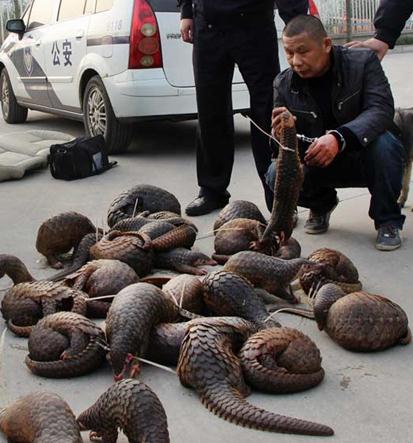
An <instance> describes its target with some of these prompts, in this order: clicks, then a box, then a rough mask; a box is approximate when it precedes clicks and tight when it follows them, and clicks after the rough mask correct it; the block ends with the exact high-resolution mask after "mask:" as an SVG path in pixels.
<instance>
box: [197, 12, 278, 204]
mask: <svg viewBox="0 0 413 443" xmlns="http://www.w3.org/2000/svg"><path fill="white" fill-rule="evenodd" d="M235 64H237V65H238V68H239V70H240V72H241V74H242V76H243V78H244V81H245V83H246V84H247V87H248V90H249V93H250V108H251V113H250V115H251V118H252V119H253V120H254V121H255V122H256V123H257V124H258V125H260V126H261V127H262V128H264V129H265V130H266V131H267V132H269V130H270V126H271V111H272V100H273V89H272V87H273V81H274V78H275V76H276V75H277V73H278V72H279V61H278V43H277V35H276V31H275V26H274V21H273V20H272V19H271V18H270V19H268V17H266V18H265V20H259V19H257V17H253V19H251V20H250V19H249V18H248V17H245V19H244V20H239V19H238V20H237V21H236V22H231V20H229V21H226V22H225V21H224V22H223V23H221V24H219V25H218V24H211V23H208V22H206V21H205V20H204V18H203V17H202V16H200V15H199V14H198V15H195V31H194V74H195V83H196V86H197V104H198V118H199V126H198V135H197V174H198V184H199V186H200V188H201V189H200V195H205V196H211V197H219V196H223V195H228V194H227V193H226V189H227V187H228V185H229V183H230V179H231V172H232V167H233V162H234V121H233V112H232V98H231V92H232V79H233V74H234V66H235ZM251 144H252V150H253V155H254V160H255V165H256V168H257V171H258V175H259V177H260V179H261V181H262V183H263V185H264V189H265V191H266V200H267V204H268V202H271V201H272V196H271V193H269V192H268V189H267V187H266V185H265V173H266V171H267V169H268V166H269V164H270V163H271V151H270V146H269V140H268V137H266V136H265V135H263V134H262V133H260V132H259V131H258V130H257V129H255V128H254V127H251Z"/></svg>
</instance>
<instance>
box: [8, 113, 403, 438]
mask: <svg viewBox="0 0 413 443" xmlns="http://www.w3.org/2000/svg"><path fill="white" fill-rule="evenodd" d="M278 134H279V138H280V142H281V145H282V148H281V149H280V154H279V158H278V160H277V162H276V169H277V181H276V184H275V189H274V205H273V211H272V213H271V217H270V220H269V222H268V224H267V223H266V221H265V218H264V216H263V215H262V213H261V212H260V210H259V209H258V207H257V206H256V205H254V204H253V203H251V202H247V201H242V200H237V201H233V202H231V203H229V204H228V205H227V206H226V207H225V208H224V209H223V210H222V211H221V212H220V213H219V215H218V218H217V219H216V221H215V224H214V226H213V230H214V235H215V244H214V246H215V253H214V254H213V256H212V258H211V257H208V256H206V255H205V254H203V253H201V252H199V251H197V250H192V247H193V245H194V243H195V241H196V238H197V234H198V230H197V228H196V226H195V225H194V224H193V222H192V221H190V220H188V219H185V218H183V217H182V216H181V207H180V204H179V202H178V200H177V199H176V198H175V197H174V196H173V195H172V194H171V193H169V192H167V191H165V190H163V189H161V188H158V187H155V186H150V185H138V186H135V187H133V188H132V189H130V190H129V191H126V192H124V193H122V194H120V195H119V196H118V197H117V198H116V199H115V200H114V201H113V202H112V203H111V205H110V207H109V211H108V218H107V222H108V226H109V230H108V231H107V232H104V231H102V230H101V229H98V228H97V227H96V226H94V224H93V223H92V222H91V221H90V220H89V219H88V218H87V217H85V216H84V215H81V214H79V213H77V212H66V213H62V214H58V215H56V216H53V217H51V218H49V219H48V220H46V221H45V222H44V223H43V224H42V225H41V226H40V228H39V231H38V234H37V240H36V248H37V250H38V251H39V252H40V253H41V254H43V255H44V256H45V257H46V259H47V262H48V263H49V264H50V266H52V267H53V268H56V269H61V268H63V261H62V254H66V253H68V252H69V251H70V250H71V249H73V253H72V263H71V264H70V265H68V266H67V267H66V269H61V270H60V271H59V272H58V273H57V274H54V275H53V276H52V277H51V278H50V279H49V280H36V279H35V278H34V277H33V276H32V275H31V273H30V272H29V271H28V269H27V268H26V266H25V265H24V263H22V262H21V260H19V259H18V258H17V257H14V256H12V255H6V254H2V255H0V278H1V277H3V276H4V275H6V274H7V275H8V276H9V277H10V279H11V280H12V281H13V284H14V285H13V286H12V287H11V288H10V289H9V290H8V291H7V292H6V294H5V295H4V298H3V300H2V303H1V312H2V315H3V318H4V319H5V321H6V323H7V326H8V327H9V329H10V330H11V331H12V332H13V333H14V334H16V335H19V336H23V337H29V340H28V349H29V354H28V355H27V356H26V359H25V363H26V365H27V367H28V369H29V370H30V371H31V372H32V373H33V374H36V375H37V376H41V377H54V378H57V377H62V378H67V377H76V376H80V375H83V374H86V373H89V372H91V371H94V370H95V369H97V368H98V367H100V366H101V365H102V364H104V362H105V360H106V359H107V360H108V361H109V362H110V364H111V366H112V371H113V376H114V379H115V383H114V384H113V385H112V386H111V387H109V389H108V390H107V391H106V392H105V393H103V394H102V395H101V396H100V397H99V398H98V399H97V401H96V403H95V404H94V405H92V406H90V407H89V408H88V409H87V410H86V411H84V412H82V413H81V414H80V415H79V417H78V418H77V419H76V418H75V416H74V414H73V412H72V411H71V409H70V407H69V406H68V405H67V404H66V402H65V401H64V400H63V399H61V398H60V397H59V396H57V395H56V394H52V393H47V392H42V393H32V394H30V395H28V396H26V397H23V398H21V399H18V400H17V401H16V402H15V403H12V404H11V405H9V406H8V407H6V408H5V409H3V410H0V429H1V430H2V431H3V432H4V433H5V434H6V436H7V438H8V439H9V440H10V441H21V442H36V443H46V442H47V443H50V442H57V441H59V442H61V443H69V442H71V443H80V442H81V441H82V439H81V436H80V431H84V430H90V431H91V434H90V435H91V438H93V439H96V438H101V439H102V441H103V442H104V443H115V442H116V440H117V436H118V429H121V430H122V431H123V432H124V434H125V435H126V436H127V438H128V440H129V441H130V442H134V443H140V442H148V443H164V442H165V443H166V442H169V434H168V427H167V417H166V413H165V410H164V408H163V406H162V404H161V402H160V400H159V399H158V397H157V396H156V394H155V393H154V392H153V391H152V390H151V388H150V387H148V386H146V385H145V384H144V383H142V382H140V381H138V380H136V377H137V376H138V375H139V371H140V359H141V358H146V359H149V360H151V361H153V362H156V363H158V364H163V365H170V366H176V367H177V375H178V377H179V380H180V382H181V383H182V385H184V386H186V387H190V388H193V389H194V390H195V391H196V392H197V393H198V395H199V397H200V399H201V402H202V403H203V404H204V405H205V406H206V407H207V408H208V409H209V410H210V411H211V412H213V413H214V414H216V415H218V416H219V417H222V418H223V419H225V420H228V421H230V422H234V423H236V424H238V425H242V426H247V427H250V428H254V429H259V430H263V431H271V432H284V433H295V434H305V435H320V436H327V435H332V434H333V430H332V429H331V428H329V427H328V426H325V425H322V424H318V423H313V422H310V421H305V420H301V419H296V418H292V417H287V416H283V415H279V414H275V413H273V412H270V411H266V410H263V409H261V408H258V407H256V406H253V405H252V404H251V403H249V402H247V400H246V397H247V396H248V395H249V393H250V390H251V388H253V389H257V390H260V391H265V392H270V393H283V394H285V393H290V392H298V391H302V390H305V389H310V388H312V387H315V386H316V385H318V384H319V383H320V382H321V381H322V380H323V378H324V369H323V368H322V366H321V355H320V351H319V349H318V348H317V346H316V345H315V343H314V342H313V341H312V340H310V339H309V338H308V337H307V336H306V335H304V334H303V333H302V332H300V331H298V330H296V329H291V328H286V327H282V326H281V325H280V324H279V323H278V321H277V320H276V319H275V318H273V317H272V315H271V311H273V310H277V309H282V310H288V309H291V310H293V306H292V304H296V303H298V302H299V301H300V300H299V298H298V297H297V295H296V294H294V292H293V291H292V289H291V287H292V286H291V283H292V282H293V281H294V280H295V279H298V281H299V283H300V285H301V287H302V289H303V290H304V292H305V293H306V294H307V295H308V306H309V307H308V308H306V309H301V310H300V309H299V310H298V313H300V311H301V314H302V315H305V316H306V317H309V318H313V319H315V321H316V323H317V325H318V327H319V329H320V330H323V329H324V330H325V331H326V332H327V333H328V335H329V336H330V337H331V338H332V339H333V340H334V341H335V342H337V343H338V344H339V345H341V346H342V347H344V348H346V349H350V350H354V351H376V350H382V349H385V348H388V347H390V346H393V345H395V344H397V343H400V344H407V343H409V342H410V340H411V333H410V330H409V327H408V319H407V316H406V314H405V312H404V311H403V310H402V308H401V307H400V306H398V305H397V304H395V303H393V302H392V301H390V300H388V299H386V298H384V297H382V296H379V295H373V294H369V293H367V292H363V291H362V290H361V289H362V285H361V282H360V281H359V275H358V271H357V268H356V267H355V265H354V264H353V263H352V262H351V260H350V259H349V258H348V257H346V256H345V255H344V254H342V253H341V252H339V251H335V250H332V249H327V248H322V249H319V250H317V251H314V252H313V253H312V254H310V255H309V256H308V257H307V258H302V257H301V247H300V245H299V243H298V242H297V241H296V240H295V239H294V238H292V237H291V234H292V230H293V216H294V209H295V207H296V205H297V199H298V193H299V189H300V186H301V183H302V171H301V165H300V161H299V156H298V147H297V139H296V133H295V126H294V120H293V118H292V116H291V115H290V114H289V113H285V114H284V115H283V116H282V119H281V123H280V127H279V128H278ZM218 263H219V264H223V265H224V267H223V268H222V267H221V268H220V269H219V270H217V269H213V270H212V271H210V270H209V269H208V268H205V266H206V265H207V266H215V265H217V264H218ZM154 268H155V269H157V272H155V273H154V272H153V269H154ZM162 269H165V270H172V271H175V272H176V273H180V275H177V276H175V277H172V276H171V274H170V273H165V272H164V273H163V272H162ZM280 299H281V300H280ZM269 304H270V305H269ZM294 309H295V307H294ZM90 318H106V327H105V331H104V330H103V329H101V328H100V327H98V326H97V325H96V324H95V322H94V321H93V320H91V319H90ZM105 357H106V358H105Z"/></svg>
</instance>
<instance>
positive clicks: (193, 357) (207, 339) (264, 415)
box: [177, 317, 333, 435]
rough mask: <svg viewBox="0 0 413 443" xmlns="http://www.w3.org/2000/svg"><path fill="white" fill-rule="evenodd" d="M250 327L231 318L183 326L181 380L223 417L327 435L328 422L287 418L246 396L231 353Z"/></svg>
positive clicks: (273, 428)
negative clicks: (254, 403)
mask: <svg viewBox="0 0 413 443" xmlns="http://www.w3.org/2000/svg"><path fill="white" fill-rule="evenodd" d="M254 332H256V329H255V326H254V325H253V324H252V323H250V322H248V321H247V320H243V319H239V318H236V317H230V318H228V317H227V318H225V317H221V318H218V319H216V318H215V319H205V320H204V322H197V323H196V324H195V325H193V326H190V327H189V328H188V332H187V333H186V335H185V338H184V341H183V343H182V346H181V351H180V354H179V361H178V367H177V373H178V376H179V379H180V381H181V383H182V384H183V385H184V386H186V387H192V388H193V389H195V390H196V391H197V392H198V395H199V396H200V398H201V401H202V403H203V404H204V405H205V406H206V407H207V408H208V409H209V410H210V411H211V412H213V413H214V414H216V415H218V416H219V417H221V418H224V419H225V420H228V421H230V422H233V423H236V424H239V425H241V426H246V427H250V428H254V429H260V430H263V431H271V432H284V433H294V434H306V435H332V434H333V430H332V429H331V428H329V427H328V426H324V425H321V424H317V423H312V422H308V421H304V420H299V419H295V418H291V417H286V416H282V415H278V414H274V413H272V412H269V411H266V410H264V409H261V408H258V407H256V406H253V405H252V404H250V403H248V402H247V401H246V400H245V397H246V396H247V395H248V394H249V389H248V387H247V385H246V384H245V381H244V377H243V375H242V369H241V364H240V361H239V359H238V357H237V355H236V353H237V352H238V351H239V348H240V346H241V345H242V343H243V342H244V341H245V340H246V339H248V337H250V336H251V335H252V334H253V333H254Z"/></svg>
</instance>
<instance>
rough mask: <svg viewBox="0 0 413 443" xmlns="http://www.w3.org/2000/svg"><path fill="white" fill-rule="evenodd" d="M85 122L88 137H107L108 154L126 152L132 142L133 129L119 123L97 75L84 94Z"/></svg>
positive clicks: (90, 81)
mask: <svg viewBox="0 0 413 443" xmlns="http://www.w3.org/2000/svg"><path fill="white" fill-rule="evenodd" d="M83 122H84V125H85V130H86V134H87V135H90V136H94V135H99V134H102V135H103V136H104V137H105V141H106V147H107V150H108V154H118V153H120V152H125V151H126V150H127V148H128V146H129V144H130V142H131V140H132V136H133V132H132V127H131V126H130V125H123V124H121V123H119V121H118V119H117V118H116V117H115V114H114V112H113V109H112V105H111V103H110V100H109V96H108V94H107V92H106V89H105V86H104V84H103V82H102V80H101V79H100V77H99V76H97V75H96V76H94V77H92V78H91V79H90V80H89V81H88V83H87V85H86V88H85V92H84V94H83Z"/></svg>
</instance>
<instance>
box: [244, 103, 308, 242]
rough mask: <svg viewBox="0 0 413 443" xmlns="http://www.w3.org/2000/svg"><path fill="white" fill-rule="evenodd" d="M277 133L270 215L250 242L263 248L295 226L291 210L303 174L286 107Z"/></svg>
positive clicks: (285, 239)
mask: <svg viewBox="0 0 413 443" xmlns="http://www.w3.org/2000/svg"><path fill="white" fill-rule="evenodd" d="M276 133H277V136H278V139H279V141H280V144H281V146H280V149H279V154H278V158H277V160H276V162H275V169H276V179H275V185H274V200H273V207H272V211H271V217H270V220H269V221H268V225H267V228H266V229H265V231H264V233H263V235H262V237H261V238H260V239H259V240H258V241H257V242H254V243H253V244H252V247H253V249H255V250H258V251H260V250H265V249H266V248H268V245H269V244H271V243H272V242H273V238H274V235H275V236H276V237H277V238H278V239H279V243H280V245H282V244H284V243H285V242H286V241H287V240H288V239H289V238H290V237H291V234H292V232H293V229H294V211H295V209H296V208H297V202H298V197H299V195H300V190H301V186H302V183H303V179H304V174H303V170H302V166H301V161H300V156H299V152H298V141H297V132H296V129H295V122H294V117H293V116H292V114H290V112H288V111H286V112H283V113H282V114H281V120H280V124H279V126H278V127H277V128H276Z"/></svg>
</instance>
